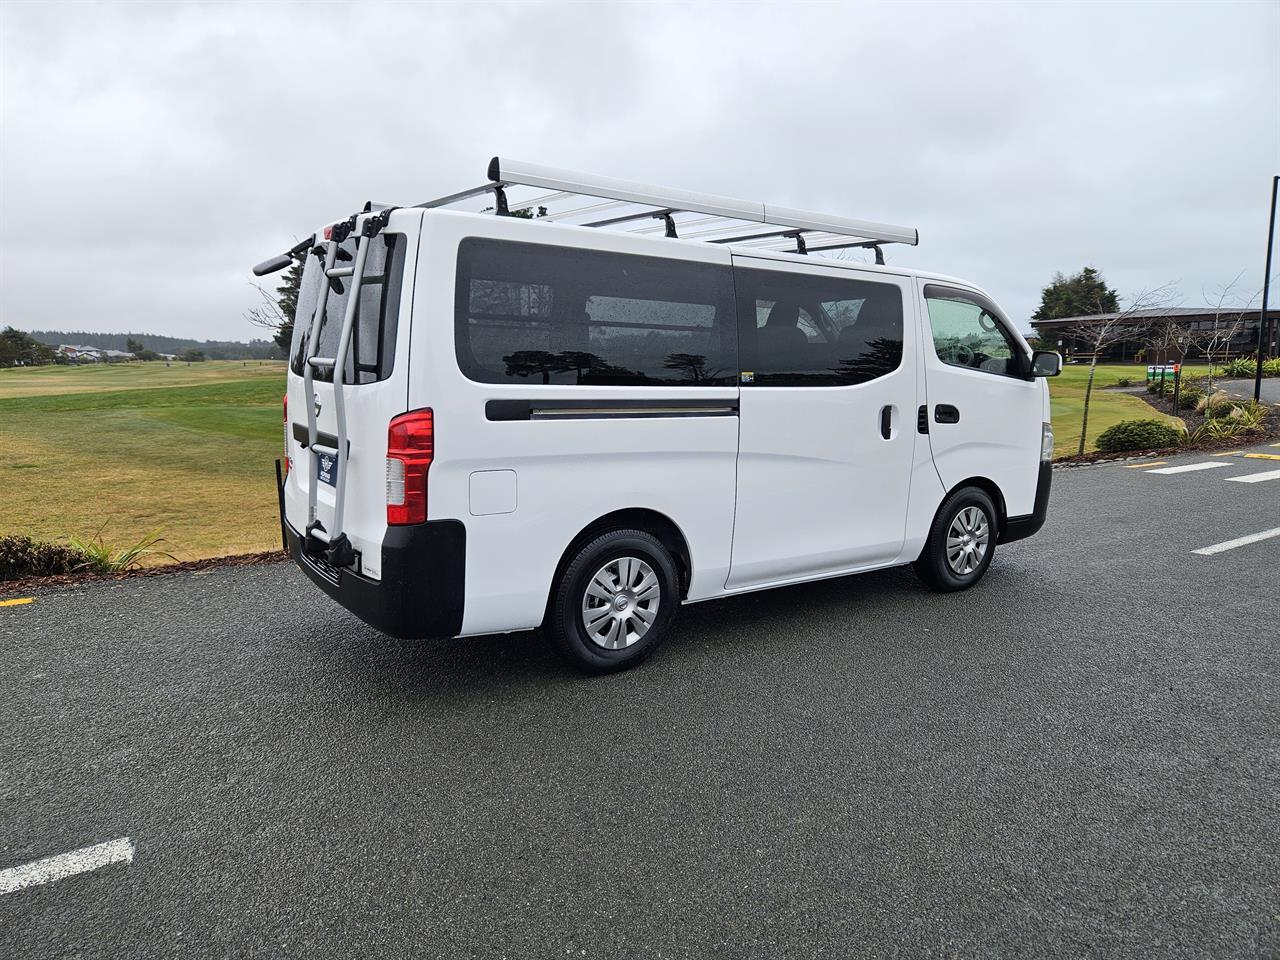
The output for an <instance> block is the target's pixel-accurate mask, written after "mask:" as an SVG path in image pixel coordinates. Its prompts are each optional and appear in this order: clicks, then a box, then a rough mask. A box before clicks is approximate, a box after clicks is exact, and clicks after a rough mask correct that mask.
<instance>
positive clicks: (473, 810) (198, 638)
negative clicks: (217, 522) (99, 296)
mask: <svg viewBox="0 0 1280 960" xmlns="http://www.w3.org/2000/svg"><path fill="white" fill-rule="evenodd" d="M1246 452H1248V451H1246ZM1253 452H1255V453H1260V454H1262V455H1263V457H1255V458H1246V457H1244V456H1242V455H1234V456H1227V457H1219V458H1213V457H1208V456H1196V455H1187V456H1182V457H1176V458H1170V459H1169V460H1168V462H1167V463H1166V464H1164V466H1166V467H1167V466H1173V467H1178V466H1192V465H1195V464H1200V463H1221V464H1222V465H1221V466H1214V467H1204V468H1200V469H1195V470H1188V471H1179V472H1166V473H1160V474H1155V473H1151V472H1150V471H1151V470H1155V469H1163V467H1156V466H1147V465H1139V466H1133V465H1132V464H1130V465H1121V464H1108V465H1099V466H1092V467H1085V468H1073V469H1062V470H1058V471H1055V474H1054V491H1053V498H1052V503H1051V508H1050V518H1049V522H1048V524H1047V525H1046V527H1045V529H1044V530H1043V531H1042V532H1041V533H1040V534H1039V535H1038V536H1036V537H1035V538H1033V539H1031V540H1027V541H1023V542H1019V543H1015V544H1010V545H1007V546H1003V547H1000V548H999V549H998V550H997V554H996V560H995V562H994V564H993V566H992V567H991V569H990V571H989V573H988V575H987V577H986V579H985V580H984V581H983V582H982V583H981V584H980V585H979V586H978V587H977V588H975V589H973V590H971V591H968V592H965V593H961V594H952V595H937V594H931V593H929V592H927V591H926V590H925V589H924V588H923V587H922V586H921V585H920V584H919V583H918V582H917V581H916V580H915V578H914V576H913V575H912V574H911V572H910V570H909V569H905V568H904V569H899V570H892V571H887V572H881V573H877V574H872V575H867V576H862V577H856V578H846V579H840V580H831V581H825V582H821V583H815V584H809V585H804V586H799V587H793V588H788V589H783V590H775V591H770V592H766V593H759V594H754V595H750V596H746V597H741V598H737V599H733V600H727V601H719V602H714V603H705V604H698V605H694V606H690V607H687V608H685V609H684V611H683V612H682V615H681V621H680V625H679V630H678V635H677V636H676V637H675V638H673V640H672V641H670V642H668V644H667V645H666V646H664V647H663V648H662V650H660V651H659V652H658V654H657V655H656V656H655V657H654V658H653V659H651V660H650V661H649V662H648V663H647V664H645V665H644V666H642V667H641V668H639V669H637V670H633V671H630V672H628V673H625V674H621V675H616V676H610V677H604V678H584V677H581V676H578V675H576V674H573V673H571V672H569V671H567V670H566V669H565V668H563V667H562V666H561V665H560V664H559V662H557V661H556V660H555V659H554V658H553V657H552V656H551V654H550V653H549V652H548V651H547V650H545V649H544V647H543V646H542V644H541V643H540V642H539V640H538V639H537V638H536V637H535V636H533V635H512V636H503V637H487V638H480V639H471V640H455V641H449V642H440V643H406V642H398V641H393V640H389V639H387V638H386V637H384V636H382V635H380V634H378V633H377V632H376V631H374V630H372V629H370V628H368V627H365V626H364V625H362V624H361V623H359V622H358V621H356V620H355V619H353V618H352V617H351V616H349V615H348V614H346V613H345V611H343V610H341V608H339V607H337V606H335V605H334V604H332V603H331V602H330V601H329V600H327V599H326V598H325V597H324V596H322V595H321V594H320V593H319V592H317V591H316V590H314V589H313V588H311V587H310V585H309V584H308V582H307V581H306V580H305V578H304V577H303V576H302V574H301V573H300V572H299V571H297V570H296V569H294V568H292V567H291V566H289V565H287V564H279V565H272V566H265V567H247V568H239V569H225V570H216V571H212V572H207V573H201V574H178V575H173V576H166V577H153V578H145V579H137V580H126V581H121V582H118V583H112V584H100V585H96V586H90V587H83V588H78V589H73V590H66V591H61V592H48V593H37V594H35V602H34V603H30V604H26V605H21V606H13V607H4V608H0V645H2V648H3V650H4V654H5V655H4V657H3V658H2V659H0V688H2V690H3V696H2V697H0V742H2V743H3V760H2V763H0V805H2V809H0V831H2V833H0V870H3V869H5V868H13V867H18V866H20V865H23V864H28V863H30V862H32V861H36V860H39V859H40V858H45V857H50V856H53V855H57V854H61V853H64V852H66V851H75V850H80V849H81V848H85V847H89V846H91V845H95V844H103V843H106V842H108V841H119V840H122V839H123V838H128V842H129V843H130V844H131V848H130V849H131V850H132V862H127V861H126V860H125V859H123V856H122V855H121V856H120V857H117V861H116V862H112V863H110V865H106V866H103V867H101V868H100V869H96V870H92V871H90V872H84V873H78V874H75V875H70V876H66V877H65V878H63V879H57V880H54V881H52V882H47V883H40V884H36V885H32V886H28V887H25V888H23V889H19V890H16V891H15V892H12V893H8V894H4V895H0V956H5V957H15V958H16V957H33V958H35V957H62V956H69V955H76V956H88V957H97V956H103V957H107V956H110V957H167V956H193V957H205V956H230V955H235V956H272V957H279V956H296V957H330V956H333V957H351V956H379V957H397V956H418V957H434V956H459V957H467V956H478V957H504V956H506V957H553V956H557V957H565V956H574V957H582V956H586V957H631V956H637V957H638V956H653V957H659V956H661V957H689V956H732V957H737V956H744V957H811V956H820V957H837V956H838V957H861V956H867V957H886V956H912V957H914V956H929V957H993V956H999V957H1061V956H1115V957H1121V956H1132V957H1152V956H1161V957H1173V956H1187V957H1215V958H1223V957H1266V956H1272V957H1274V956H1276V955H1277V954H1278V953H1280V762H1278V761H1280V693H1278V691H1280V684H1278V681H1280V667H1278V655H1277V650H1278V649H1280V623H1278V620H1277V617H1278V611H1277V604H1276V582H1277V579H1276V578H1277V571H1278V570H1280V536H1270V537H1263V538H1259V539H1256V540H1252V541H1249V542H1245V543H1242V544H1241V545H1239V546H1232V547H1225V548H1222V549H1220V550H1218V551H1217V552H1213V553H1209V554H1205V553H1195V552H1193V551H1196V550H1203V549H1204V548H1207V547H1213V546H1215V545H1220V544H1225V543H1229V542H1231V541H1233V540H1239V539H1241V538H1248V537H1250V536H1253V535H1256V534H1260V533H1265V532H1266V531H1268V530H1271V529H1273V528H1277V527H1280V478H1277V479H1264V480H1259V481H1256V482H1239V479H1238V478H1241V477H1245V476H1248V475H1250V474H1262V473H1266V472H1268V471H1280V461H1277V460H1268V459H1265V457H1269V456H1275V455H1280V448H1276V449H1272V448H1266V447H1263V448H1258V450H1256V451H1253ZM111 849H113V850H116V851H119V850H123V847H113V848H111Z"/></svg>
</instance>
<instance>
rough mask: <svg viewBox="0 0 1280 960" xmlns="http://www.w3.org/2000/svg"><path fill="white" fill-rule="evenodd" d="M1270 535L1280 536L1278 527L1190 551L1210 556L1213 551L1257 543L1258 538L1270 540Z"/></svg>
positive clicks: (1217, 551)
mask: <svg viewBox="0 0 1280 960" xmlns="http://www.w3.org/2000/svg"><path fill="white" fill-rule="evenodd" d="M1272 537H1280V527H1276V528H1275V529H1274V530H1263V531H1262V532H1261V533H1251V534H1249V535H1248V536H1247V537H1236V538H1235V539H1234V540H1228V541H1227V542H1226V543H1215V544H1214V545H1213V546H1212V547H1201V548H1200V549H1199V550H1192V551H1191V552H1192V553H1198V554H1200V556H1202V557H1211V556H1213V555H1214V554H1215V553H1225V552H1226V551H1227V550H1234V549H1235V548H1236V547H1247V546H1248V545H1249V544H1251V543H1257V542H1258V541H1259V540H1270V539H1271V538H1272Z"/></svg>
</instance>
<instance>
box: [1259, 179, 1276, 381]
mask: <svg viewBox="0 0 1280 960" xmlns="http://www.w3.org/2000/svg"><path fill="white" fill-rule="evenodd" d="M1277 187H1280V176H1276V177H1272V178H1271V222H1270V223H1269V224H1268V225H1267V269H1266V270H1265V271H1264V272H1263V274H1262V311H1261V312H1260V313H1259V314H1258V369H1257V370H1255V371H1254V372H1253V400H1254V403H1257V402H1259V401H1260V400H1261V399H1262V364H1263V362H1264V361H1265V360H1266V349H1267V344H1268V343H1269V342H1270V339H1271V338H1270V333H1271V323H1270V318H1269V317H1268V316H1267V294H1268V293H1269V292H1270V288H1271V250H1272V247H1273V246H1274V245H1275V240H1276V189H1277Z"/></svg>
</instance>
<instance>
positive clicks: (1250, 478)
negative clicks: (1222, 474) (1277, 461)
mask: <svg viewBox="0 0 1280 960" xmlns="http://www.w3.org/2000/svg"><path fill="white" fill-rule="evenodd" d="M1227 479H1228V480H1230V481H1231V482H1232V483H1261V482H1262V481H1263V480H1280V470H1264V471H1263V472H1262V473H1247V474H1245V475H1244V476H1243V477H1227Z"/></svg>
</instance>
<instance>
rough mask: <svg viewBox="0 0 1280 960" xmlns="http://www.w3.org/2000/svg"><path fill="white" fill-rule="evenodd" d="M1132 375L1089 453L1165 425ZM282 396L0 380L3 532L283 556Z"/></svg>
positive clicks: (252, 373) (1071, 382)
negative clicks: (1147, 422) (278, 476)
mask: <svg viewBox="0 0 1280 960" xmlns="http://www.w3.org/2000/svg"><path fill="white" fill-rule="evenodd" d="M1204 372H1205V371H1204V370H1202V369H1197V370H1189V371H1188V375H1202V374H1203V373H1204ZM1088 375H1089V370H1088V368H1087V367H1083V366H1069V367H1067V368H1065V369H1064V370H1063V372H1062V375H1061V376H1059V377H1057V378H1055V379H1053V380H1050V381H1049V384H1050V392H1051V395H1052V398H1053V428H1054V434H1055V437H1056V448H1057V453H1058V455H1059V456H1065V455H1068V454H1072V453H1075V450H1076V444H1077V442H1078V440H1079V436H1080V414H1081V409H1082V407H1083V403H1084V388H1085V382H1086V380H1087V379H1088ZM1126 376H1127V377H1130V378H1132V379H1133V380H1135V382H1137V381H1140V380H1141V379H1142V378H1143V377H1144V376H1145V373H1144V370H1143V368H1141V367H1122V366H1102V367H1099V368H1098V375H1097V379H1096V380H1095V382H1094V387H1095V389H1094V394H1093V401H1092V403H1091V405H1090V416H1089V440H1090V443H1089V445H1088V447H1087V449H1090V450H1092V449H1094V443H1093V441H1094V440H1095V439H1096V438H1097V436H1098V434H1100V433H1101V432H1102V431H1103V430H1105V429H1106V428H1107V427H1109V426H1111V425H1112V424H1114V423H1117V422H1118V421H1120V420H1126V419H1136V418H1143V417H1156V418H1161V419H1165V418H1163V417H1162V415H1161V414H1159V413H1157V412H1156V411H1154V410H1153V409H1152V408H1151V407H1149V406H1148V405H1147V404H1146V403H1144V402H1143V401H1142V400H1141V399H1139V398H1138V397H1135V396H1129V395H1126V394H1120V393H1115V392H1112V391H1109V390H1104V389H1101V388H1103V387H1107V386H1113V385H1114V384H1115V382H1116V381H1117V380H1118V379H1119V378H1120V377H1126ZM283 392H284V364H283V363H270V362H258V361H249V362H248V363H241V362H240V361H209V362H207V363H197V364H191V365H190V366H188V365H185V364H174V365H173V366H169V367H166V366H165V365H164V364H162V363H145V364H144V363H128V364H110V365H105V364H104V365H94V366H83V367H37V368H33V369H22V370H0V451H2V453H3V456H0V490H2V491H3V496H2V497H0V534H4V533H26V534H30V535H32V536H35V537H39V538H42V539H57V538H60V537H66V536H69V535H77V536H80V537H89V536H92V535H93V534H95V533H96V532H97V531H98V530H99V529H101V531H102V538H103V540H105V541H106V542H107V543H109V544H112V545H116V546H127V545H129V544H132V543H134V542H136V541H138V540H140V539H141V538H143V537H145V536H147V535H149V534H151V533H159V534H160V536H162V537H164V539H165V543H164V544H163V545H162V546H163V548H164V549H166V550H167V551H168V552H170V553H172V554H174V556H176V557H177V558H178V559H181V560H194V559H200V558H203V557H215V556H223V555H228V554H235V553H248V552H253V551H258V550H268V549H272V548H273V547H276V546H278V545H279V526H278V523H277V519H276V493H275V474H274V467H273V464H272V461H273V460H274V459H275V458H276V457H278V456H280V453H281V449H280V448H281V427H280V397H281V394H282V393H283Z"/></svg>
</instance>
